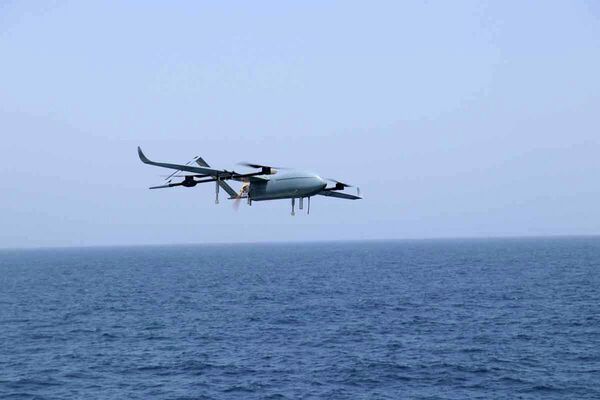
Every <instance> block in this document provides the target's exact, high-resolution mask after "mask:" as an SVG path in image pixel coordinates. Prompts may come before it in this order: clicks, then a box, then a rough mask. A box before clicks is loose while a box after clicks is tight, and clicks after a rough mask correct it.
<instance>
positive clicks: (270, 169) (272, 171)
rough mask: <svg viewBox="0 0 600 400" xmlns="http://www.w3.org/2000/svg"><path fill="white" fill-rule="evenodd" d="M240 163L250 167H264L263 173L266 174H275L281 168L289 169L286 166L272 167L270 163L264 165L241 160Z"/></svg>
mask: <svg viewBox="0 0 600 400" xmlns="http://www.w3.org/2000/svg"><path fill="white" fill-rule="evenodd" d="M238 165H243V166H244V167H249V168H260V169H262V172H263V174H265V175H273V174H276V173H277V170H280V169H289V168H286V167H272V166H270V165H262V164H255V163H249V162H245V161H244V162H239V163H238Z"/></svg>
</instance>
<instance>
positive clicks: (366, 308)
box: [0, 238, 600, 399]
mask: <svg viewBox="0 0 600 400" xmlns="http://www.w3.org/2000/svg"><path fill="white" fill-rule="evenodd" d="M599 268H600V238H572V239H505V240H435V241H434V240H432V241H394V242H364V243H361V242H348V243H319V244H317V243H314V244H293V245H292V244H285V245H284V244H269V245H267V244H261V245H207V246H174V247H131V248H125V247H120V248H87V249H52V250H50V249H47V250H4V251H0V398H11V399H34V398H35V399H81V398H98V399H123V398H130V399H148V398H156V399H263V398H266V399H312V398H327V399H399V398H414V399H490V398H506V399H513V398H521V399H553V398H554V399H565V398H573V399H598V398H600V269H599Z"/></svg>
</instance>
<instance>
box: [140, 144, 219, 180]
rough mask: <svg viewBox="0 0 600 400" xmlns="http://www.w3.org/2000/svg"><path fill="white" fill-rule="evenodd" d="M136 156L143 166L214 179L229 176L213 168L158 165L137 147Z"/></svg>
mask: <svg viewBox="0 0 600 400" xmlns="http://www.w3.org/2000/svg"><path fill="white" fill-rule="evenodd" d="M138 155H139V156H140V160H142V162H143V163H144V164H149V165H155V166H157V167H163V168H170V169H176V170H178V171H188V172H193V173H195V174H201V175H206V176H214V177H220V176H230V175H231V172H228V171H225V170H219V169H213V168H207V167H192V166H191V165H180V164H169V163H160V162H155V161H150V160H149V159H148V157H146V156H145V155H144V153H143V152H142V149H141V148H139V147H138Z"/></svg>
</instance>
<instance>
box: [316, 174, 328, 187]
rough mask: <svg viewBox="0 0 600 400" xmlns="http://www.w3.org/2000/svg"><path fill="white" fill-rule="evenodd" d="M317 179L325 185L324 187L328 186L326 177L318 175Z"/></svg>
mask: <svg viewBox="0 0 600 400" xmlns="http://www.w3.org/2000/svg"><path fill="white" fill-rule="evenodd" d="M317 180H318V181H319V183H320V184H321V185H323V187H325V186H327V182H326V181H325V179H323V178H321V177H320V176H318V175H317Z"/></svg>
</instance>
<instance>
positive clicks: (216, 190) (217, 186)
mask: <svg viewBox="0 0 600 400" xmlns="http://www.w3.org/2000/svg"><path fill="white" fill-rule="evenodd" d="M215 204H219V178H217V179H216V180H215Z"/></svg>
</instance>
